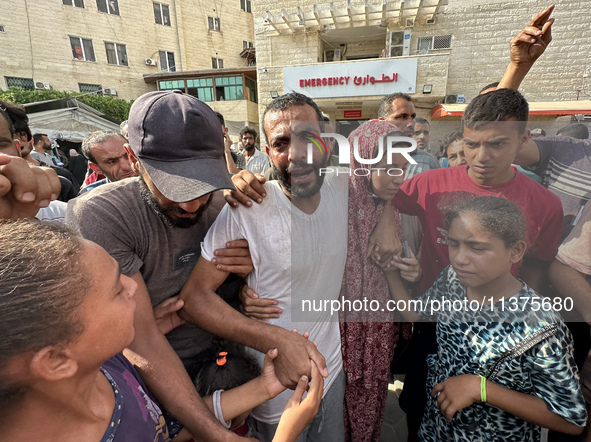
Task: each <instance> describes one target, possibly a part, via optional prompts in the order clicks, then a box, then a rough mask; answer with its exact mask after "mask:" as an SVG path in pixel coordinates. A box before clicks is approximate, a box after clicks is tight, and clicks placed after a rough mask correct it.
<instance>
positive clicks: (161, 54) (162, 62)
mask: <svg viewBox="0 0 591 442" xmlns="http://www.w3.org/2000/svg"><path fill="white" fill-rule="evenodd" d="M158 56H159V57H160V70H161V71H167V70H168V61H167V59H166V52H165V51H158Z"/></svg>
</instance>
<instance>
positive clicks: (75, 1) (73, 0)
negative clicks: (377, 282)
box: [62, 0, 84, 8]
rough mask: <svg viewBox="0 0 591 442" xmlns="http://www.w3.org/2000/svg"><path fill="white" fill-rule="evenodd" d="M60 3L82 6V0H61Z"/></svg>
mask: <svg viewBox="0 0 591 442" xmlns="http://www.w3.org/2000/svg"><path fill="white" fill-rule="evenodd" d="M62 3H63V4H64V5H68V6H75V7H77V8H83V7H84V0H62Z"/></svg>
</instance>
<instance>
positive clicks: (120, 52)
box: [105, 43, 128, 66]
mask: <svg viewBox="0 0 591 442" xmlns="http://www.w3.org/2000/svg"><path fill="white" fill-rule="evenodd" d="M105 50H106V51H107V63H109V64H116V65H119V66H128V63H127V49H126V48H125V45H122V44H119V43H105Z"/></svg>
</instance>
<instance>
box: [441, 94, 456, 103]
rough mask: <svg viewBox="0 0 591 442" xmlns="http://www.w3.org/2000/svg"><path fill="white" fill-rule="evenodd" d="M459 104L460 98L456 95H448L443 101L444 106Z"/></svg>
mask: <svg viewBox="0 0 591 442" xmlns="http://www.w3.org/2000/svg"><path fill="white" fill-rule="evenodd" d="M457 102H458V96H457V95H454V94H449V95H446V96H445V98H444V99H443V104H456V103H457Z"/></svg>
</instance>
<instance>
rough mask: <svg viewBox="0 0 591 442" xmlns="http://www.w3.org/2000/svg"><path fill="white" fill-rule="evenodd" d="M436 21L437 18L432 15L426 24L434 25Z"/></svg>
mask: <svg viewBox="0 0 591 442" xmlns="http://www.w3.org/2000/svg"><path fill="white" fill-rule="evenodd" d="M436 21H437V20H435V17H433V16H431V17H430V18H428V19H427V21H426V22H425V24H428V25H434V24H435V22H436Z"/></svg>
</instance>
